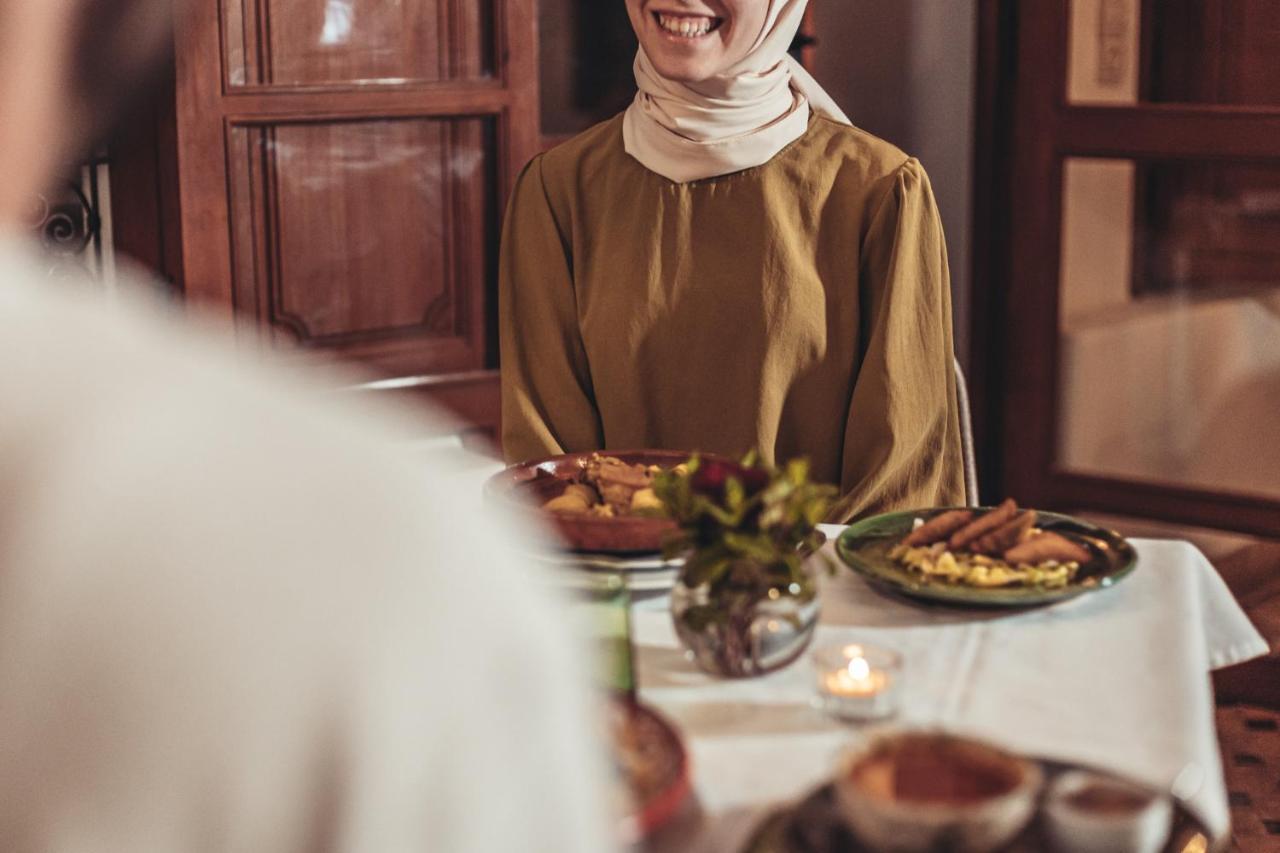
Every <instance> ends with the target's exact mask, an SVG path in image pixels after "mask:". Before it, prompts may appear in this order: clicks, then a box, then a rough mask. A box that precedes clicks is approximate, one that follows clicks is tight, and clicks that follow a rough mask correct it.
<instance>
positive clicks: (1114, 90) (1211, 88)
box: [1067, 0, 1280, 106]
mask: <svg viewBox="0 0 1280 853" xmlns="http://www.w3.org/2000/svg"><path fill="white" fill-rule="evenodd" d="M1069 38H1070V44H1069V50H1068V57H1069V60H1068V73H1067V98H1068V100H1069V101H1070V102H1072V103H1075V104H1125V103H1130V104H1132V103H1139V102H1142V103H1194V104H1232V105H1240V106H1277V105H1280V62H1278V61H1277V60H1276V57H1277V56H1278V55H1280V3H1277V2H1275V0H1071V14H1070V30H1069Z"/></svg>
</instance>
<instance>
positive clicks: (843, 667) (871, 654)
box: [813, 643, 903, 721]
mask: <svg viewBox="0 0 1280 853" xmlns="http://www.w3.org/2000/svg"><path fill="white" fill-rule="evenodd" d="M813 667H814V675H815V676H816V679H817V681H816V686H817V691H818V696H817V705H818V707H820V708H821V709H822V710H823V711H825V712H826V713H828V714H830V715H831V716H833V717H837V718H839V719H842V720H855V721H860V720H879V719H884V718H885V717H890V716H893V715H894V714H896V713H897V712H898V705H899V701H900V697H901V693H902V674H903V668H902V656H901V655H899V654H898V653H897V652H895V651H893V650H891V649H885V648H880V647H877V646H869V645H866V644H864V643H844V644H841V645H838V646H824V647H823V648H820V649H818V650H817V651H815V652H814V653H813Z"/></svg>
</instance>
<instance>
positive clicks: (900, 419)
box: [835, 159, 965, 521]
mask: <svg viewBox="0 0 1280 853" xmlns="http://www.w3.org/2000/svg"><path fill="white" fill-rule="evenodd" d="M889 180H890V181H891V186H890V188H889V189H888V191H887V192H886V193H885V194H884V196H883V199H882V200H881V201H880V202H879V204H878V207H877V208H875V209H873V210H872V212H871V215H870V216H871V218H870V221H869V225H868V229H867V233H866V236H865V237H864V239H863V246H862V262H861V269H860V270H859V273H860V284H861V291H860V293H861V295H860V299H861V311H862V320H861V334H862V339H861V350H862V358H861V362H860V365H859V368H858V372H857V377H856V379H855V381H854V387H853V397H852V400H851V402H850V405H849V416H848V420H847V422H846V426H845V437H844V456H843V460H842V466H841V491H842V493H843V497H842V498H841V500H840V503H839V506H838V507H837V511H836V513H835V517H836V520H839V521H848V520H850V519H852V518H856V517H859V516H865V515H870V514H874V513H878V512H888V511H891V510H895V509H911V508H914V507H926V506H942V505H963V504H964V498H965V494H964V469H963V462H962V455H961V446H960V418H959V404H958V401H957V398H956V381H955V373H954V368H953V362H952V359H953V344H952V337H951V283H950V275H949V273H948V270H947V250H946V244H945V243H944V241H943V235H942V223H941V221H940V218H939V216H938V208H937V205H936V204H935V202H934V198H933V190H932V188H931V187H930V186H929V179H928V177H927V176H926V175H925V173H924V169H923V168H922V167H921V166H920V164H919V163H918V162H917V161H916V160H914V159H912V160H908V161H907V162H906V163H905V164H903V166H902V167H901V168H899V169H898V171H897V173H896V174H895V175H893V176H892V177H891V178H890V179H889Z"/></svg>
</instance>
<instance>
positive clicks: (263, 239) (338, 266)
mask: <svg viewBox="0 0 1280 853" xmlns="http://www.w3.org/2000/svg"><path fill="white" fill-rule="evenodd" d="M491 138H492V133H491V122H490V121H489V120H488V119H483V118H466V119H394V120H385V119H383V120H360V121H343V122H300V123H276V124H271V125H248V126H244V125H241V126H234V127H233V129H232V131H231V145H230V169H231V177H232V184H231V185H232V188H233V192H232V202H231V213H232V221H233V222H235V223H237V226H238V227H237V228H236V229H235V234H234V237H233V243H232V253H233V257H234V259H235V263H234V272H233V275H234V278H235V285H234V287H235V296H234V302H235V307H236V309H237V310H238V311H239V312H240V313H242V314H245V313H249V314H252V315H254V316H256V317H257V318H258V319H259V320H261V321H262V322H264V323H266V324H268V325H269V326H270V327H271V330H272V331H273V332H274V333H276V334H283V335H285V336H288V337H291V338H292V339H293V340H294V341H295V342H297V343H300V344H303V345H306V346H311V347H324V346H342V347H345V348H346V349H347V350H348V351H350V349H351V347H353V346H356V345H359V344H363V343H371V342H375V341H385V340H388V339H392V338H402V339H403V338H418V339H420V340H421V342H422V344H423V355H424V358H423V359H422V360H421V361H420V362H419V363H418V364H417V365H416V368H417V369H419V370H455V369H461V368H465V367H468V366H474V365H476V364H477V363H481V362H482V361H483V358H484V347H485V342H484V326H483V322H482V315H481V309H482V308H483V305H484V296H485V275H486V260H485V259H486V257H487V256H488V255H489V254H492V253H493V252H494V251H496V247H495V246H494V245H492V235H493V234H494V233H495V229H494V228H492V227H490V223H491V222H492V220H493V214H494V211H493V209H492V203H491V199H492V198H493V181H492V174H493V171H494V169H493V165H494V164H493V162H492V157H491V151H492V144H491V141H490V140H491ZM356 283H359V284H360V285H361V286H353V285H354V284H356ZM428 353H429V355H430V357H429V358H427V357H426V356H427V355H428Z"/></svg>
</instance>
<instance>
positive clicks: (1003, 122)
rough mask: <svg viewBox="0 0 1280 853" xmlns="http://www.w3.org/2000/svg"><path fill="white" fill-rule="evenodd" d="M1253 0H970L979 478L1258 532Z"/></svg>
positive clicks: (1261, 347) (1008, 488) (1274, 385)
mask: <svg viewBox="0 0 1280 853" xmlns="http://www.w3.org/2000/svg"><path fill="white" fill-rule="evenodd" d="M1274 6H1275V4H1274V3H1270V2H1266V0H1204V2H1196V3H1191V2H1182V0H1178V1H1177V2H1170V3H1163V2H1161V3H1156V2H1150V0H1044V2H1036V3H1022V2H1018V0H986V2H984V3H983V4H982V7H981V15H982V17H981V21H982V28H981V44H980V50H979V56H980V57H981V62H982V65H981V67H980V83H981V92H980V99H979V138H978V149H979V161H978V164H977V165H978V173H977V175H976V180H975V186H977V187H979V188H980V191H979V193H978V195H977V197H976V199H975V203H976V223H977V224H976V226H975V228H976V231H977V236H976V242H975V269H974V276H973V280H974V293H973V305H974V310H973V315H974V317H975V328H974V330H973V335H972V338H973V341H974V347H973V352H972V360H973V363H974V365H975V366H976V370H975V375H974V376H973V377H972V378H973V379H974V382H975V385H976V386H977V387H976V389H975V390H976V391H977V392H978V393H979V394H980V400H981V404H980V414H981V415H982V420H981V422H980V424H979V430H980V433H981V434H982V435H983V436H984V439H985V441H984V443H983V445H982V448H981V450H982V456H983V458H984V463H985V465H984V467H985V471H984V475H985V480H986V489H985V491H986V493H987V494H1001V493H1009V494H1013V495H1016V496H1017V497H1019V498H1020V499H1022V500H1024V501H1026V502H1029V503H1033V504H1036V505H1042V506H1047V507H1061V508H1066V509H1081V508H1082V509H1093V510H1101V511H1106V512H1113V513H1120V514H1126V515H1133V516H1146V517H1154V518H1160V519H1166V520H1172V521H1178V522H1183V523H1187V524H1194V525H1204V526H1209V527H1218V528H1222V529H1227V530H1238V531H1243V532H1248V533H1254V534H1261V535H1271V536H1276V535H1280V95H1277V93H1276V89H1275V86H1274V81H1275V80H1276V79H1277V75H1276V64H1275V61H1274V57H1275V56H1276V55H1277V51H1280V28H1278V27H1277V23H1280V21H1277V18H1276V10H1275V8H1274Z"/></svg>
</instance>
